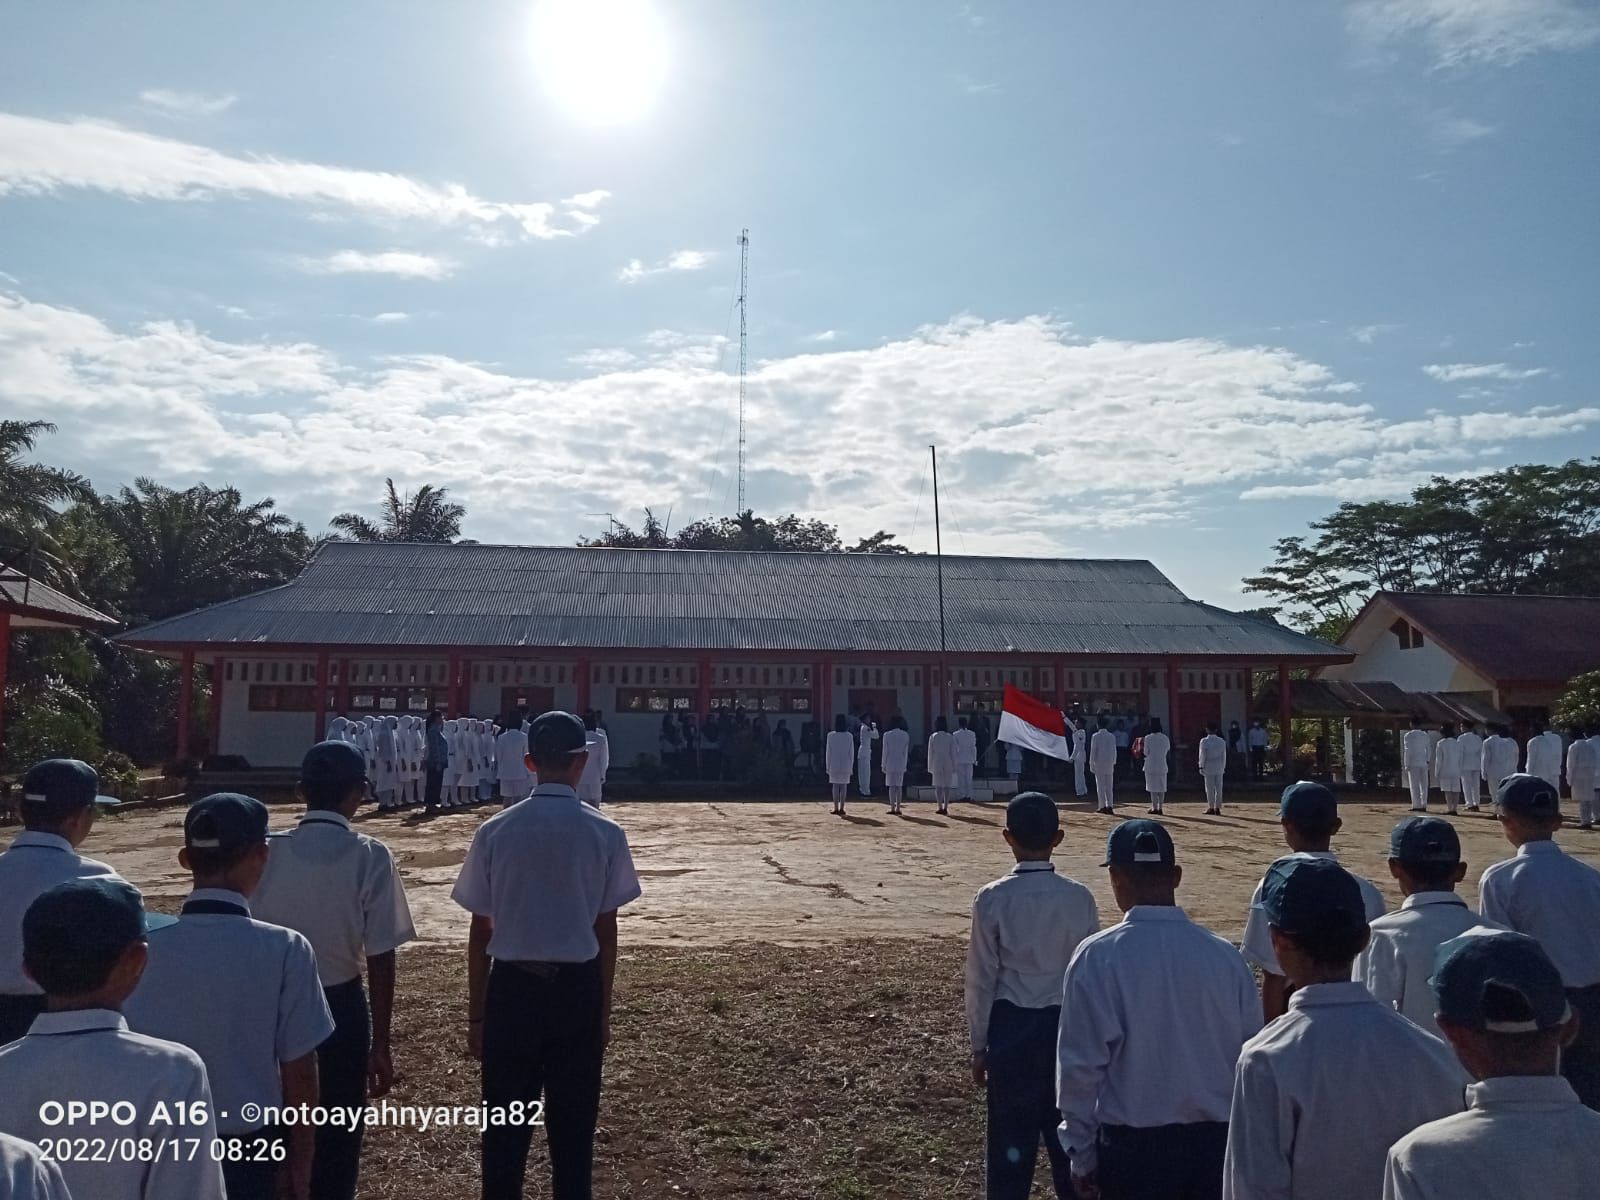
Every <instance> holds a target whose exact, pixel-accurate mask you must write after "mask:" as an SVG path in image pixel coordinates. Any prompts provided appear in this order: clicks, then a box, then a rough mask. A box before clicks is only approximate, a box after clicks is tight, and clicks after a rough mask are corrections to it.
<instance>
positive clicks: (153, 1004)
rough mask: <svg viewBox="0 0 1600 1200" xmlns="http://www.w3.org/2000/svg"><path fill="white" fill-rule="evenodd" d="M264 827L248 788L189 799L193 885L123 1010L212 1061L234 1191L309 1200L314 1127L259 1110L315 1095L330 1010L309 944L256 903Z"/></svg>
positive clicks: (187, 840) (140, 1028) (186, 860)
mask: <svg viewBox="0 0 1600 1200" xmlns="http://www.w3.org/2000/svg"><path fill="white" fill-rule="evenodd" d="M267 836H268V835H267V808H266V805H264V804H262V803H261V802H260V801H259V800H254V799H252V798H251V797H249V796H241V795H237V794H235V793H231V792H218V793H216V794H215V795H211V796H207V797H206V798H205V799H203V800H197V801H196V802H195V803H194V804H193V805H191V806H190V808H189V811H188V813H187V814H185V816H184V821H183V843H184V844H183V850H182V851H180V853H179V861H180V862H181V863H182V864H183V866H184V867H185V868H186V869H187V870H188V871H189V872H190V874H191V875H193V877H194V890H193V891H192V892H190V893H189V897H188V899H187V900H185V901H184V903H183V908H182V909H181V910H180V911H181V915H180V916H179V918H178V920H177V922H176V923H175V924H172V925H169V926H167V927H165V928H163V929H158V930H155V931H153V932H152V933H151V935H150V962H149V965H148V966H147V967H146V969H145V973H144V978H143V979H141V980H140V982H139V987H138V989H137V990H136V991H134V993H133V994H132V995H131V996H130V997H129V998H128V1001H127V1004H126V1005H125V1006H124V1009H123V1011H124V1012H125V1013H126V1014H127V1018H128V1025H129V1027H130V1028H131V1029H134V1030H136V1031H137V1032H139V1033H148V1034H150V1035H151V1036H153V1037H159V1038H165V1039H167V1040H169V1041H174V1042H179V1043H181V1044H183V1045H185V1046H188V1047H189V1048H190V1049H192V1050H194V1051H195V1053H197V1054H198V1055H200V1058H201V1061H203V1062H204V1063H205V1064H206V1074H207V1075H208V1076H209V1078H210V1080H211V1090H212V1092H213V1093H214V1094H215V1096H216V1101H217V1109H218V1117H217V1130H218V1133H219V1135H220V1136H221V1137H222V1139H223V1140H224V1141H225V1142H231V1143H233V1144H234V1145H235V1146H236V1147H237V1148H238V1153H237V1154H235V1153H234V1152H232V1151H230V1152H229V1153H228V1154H227V1155H226V1156H225V1157H224V1159H223V1165H222V1173H223V1177H224V1178H225V1179H226V1181H227V1187H228V1200H281V1198H282V1197H283V1196H288V1197H291V1198H292V1200H308V1198H309V1197H310V1194H311V1159H312V1154H313V1149H314V1134H315V1131H314V1129H313V1128H312V1127H311V1126H310V1125H309V1124H303V1123H295V1122H289V1123H287V1126H288V1127H287V1129H284V1128H275V1127H273V1126H271V1125H269V1124H267V1123H266V1116H265V1115H264V1114H263V1113H261V1112H260V1111H259V1110H260V1109H263V1108H265V1109H270V1108H275V1107H277V1106H279V1105H282V1106H284V1107H295V1106H298V1105H302V1104H305V1105H315V1104H316V1103H317V1057H316V1052H317V1047H318V1046H320V1045H322V1043H323V1042H325V1041H326V1040H327V1039H328V1035H329V1034H331V1033H332V1032H333V1017H332V1015H331V1014H330V1013H329V1012H328V1003H327V1001H326V1000H325V999H324V998H323V995H322V986H321V984H320V983H319V982H318V980H317V958H316V954H315V953H314V952H313V951H312V949H311V944H310V943H309V942H308V941H306V939H305V938H304V937H302V936H301V935H300V934H298V933H295V932H294V931H293V930H291V929H285V928H283V927H282V926H281V925H269V924H267V923H266V922H264V921H257V920H255V919H253V918H252V916H251V914H250V901H249V897H250V894H251V893H252V892H254V891H255V888H256V884H257V883H259V882H260V880H261V874H262V872H263V871H264V870H265V869H266V865H267ZM252 1106H256V1111H255V1114H254V1115H253V1116H252V1115H251V1111H252ZM222 1113H226V1114H227V1116H222V1115H221V1114H222ZM280 1145H281V1146H282V1147H283V1150H282V1151H280V1150H279V1149H278V1147H279V1146H280Z"/></svg>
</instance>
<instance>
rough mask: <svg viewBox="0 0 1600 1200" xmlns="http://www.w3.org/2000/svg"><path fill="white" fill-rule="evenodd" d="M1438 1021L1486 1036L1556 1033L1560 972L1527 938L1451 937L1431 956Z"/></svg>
mask: <svg viewBox="0 0 1600 1200" xmlns="http://www.w3.org/2000/svg"><path fill="white" fill-rule="evenodd" d="M1428 982H1429V983H1430V984H1431V985H1432V986H1433V994H1434V998H1435V999H1436V1000H1437V1001H1438V1006H1439V1017H1440V1019H1441V1020H1445V1021H1451V1022H1454V1023H1455V1024H1457V1025H1464V1026H1466V1027H1467V1028H1468V1029H1482V1030H1484V1031H1485V1032H1487V1033H1538V1032H1540V1031H1541V1030H1545V1031H1548V1030H1551V1029H1559V1028H1560V1027H1561V1026H1562V1025H1564V1024H1566V1022H1567V1018H1568V1017H1570V1016H1571V1015H1572V1010H1571V1009H1569V1008H1568V1007H1567V993H1566V989H1565V988H1563V987H1562V985H1561V972H1560V971H1558V970H1556V967H1555V964H1554V963H1552V962H1551V961H1550V956H1549V955H1548V954H1546V953H1545V952H1544V947H1542V946H1540V945H1539V943H1538V942H1536V941H1535V940H1534V939H1533V938H1531V937H1528V936H1527V935H1526V934H1522V933H1510V932H1500V931H1489V930H1485V931H1484V932H1481V933H1470V932H1469V933H1464V934H1462V935H1461V936H1460V937H1457V938H1451V939H1450V940H1449V941H1448V942H1445V943H1444V944H1443V945H1441V946H1440V947H1439V949H1438V950H1437V951H1436V952H1435V954H1434V958H1433V978H1432V979H1430V980H1429V981H1428Z"/></svg>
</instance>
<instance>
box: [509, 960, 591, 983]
mask: <svg viewBox="0 0 1600 1200" xmlns="http://www.w3.org/2000/svg"><path fill="white" fill-rule="evenodd" d="M494 962H495V965H496V966H507V967H511V968H513V969H515V970H518V971H521V972H522V973H523V974H524V975H532V976H533V977H534V978H535V979H554V978H555V977H556V976H558V975H560V974H561V973H562V972H563V971H576V970H582V969H584V968H587V967H593V966H598V965H599V963H600V959H599V957H598V956H596V957H595V958H590V959H586V960H584V961H583V962H536V961H533V960H530V959H521V958H497V959H495V960H494Z"/></svg>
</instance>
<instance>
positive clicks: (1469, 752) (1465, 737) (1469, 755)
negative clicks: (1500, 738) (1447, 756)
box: [1456, 729, 1483, 775]
mask: <svg viewBox="0 0 1600 1200" xmlns="http://www.w3.org/2000/svg"><path fill="white" fill-rule="evenodd" d="M1456 746H1457V747H1458V757H1459V758H1460V761H1461V773H1462V774H1463V775H1472V774H1479V775H1481V774H1482V773H1483V738H1482V737H1481V736H1480V735H1479V734H1476V733H1473V732H1472V730H1470V729H1469V730H1467V732H1466V733H1459V734H1457V735H1456Z"/></svg>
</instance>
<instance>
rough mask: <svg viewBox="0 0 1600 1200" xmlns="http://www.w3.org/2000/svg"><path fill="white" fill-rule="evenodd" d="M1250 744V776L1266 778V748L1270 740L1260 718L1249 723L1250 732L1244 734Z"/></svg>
mask: <svg viewBox="0 0 1600 1200" xmlns="http://www.w3.org/2000/svg"><path fill="white" fill-rule="evenodd" d="M1245 738H1246V740H1247V741H1248V742H1249V743H1250V774H1251V775H1252V776H1253V777H1255V778H1256V779H1265V778H1266V777H1267V746H1268V745H1269V744H1270V739H1269V738H1268V737H1267V727H1266V726H1265V725H1263V724H1262V723H1261V720H1260V718H1257V719H1256V720H1254V721H1252V722H1250V730H1249V732H1248V733H1246V734H1245Z"/></svg>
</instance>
